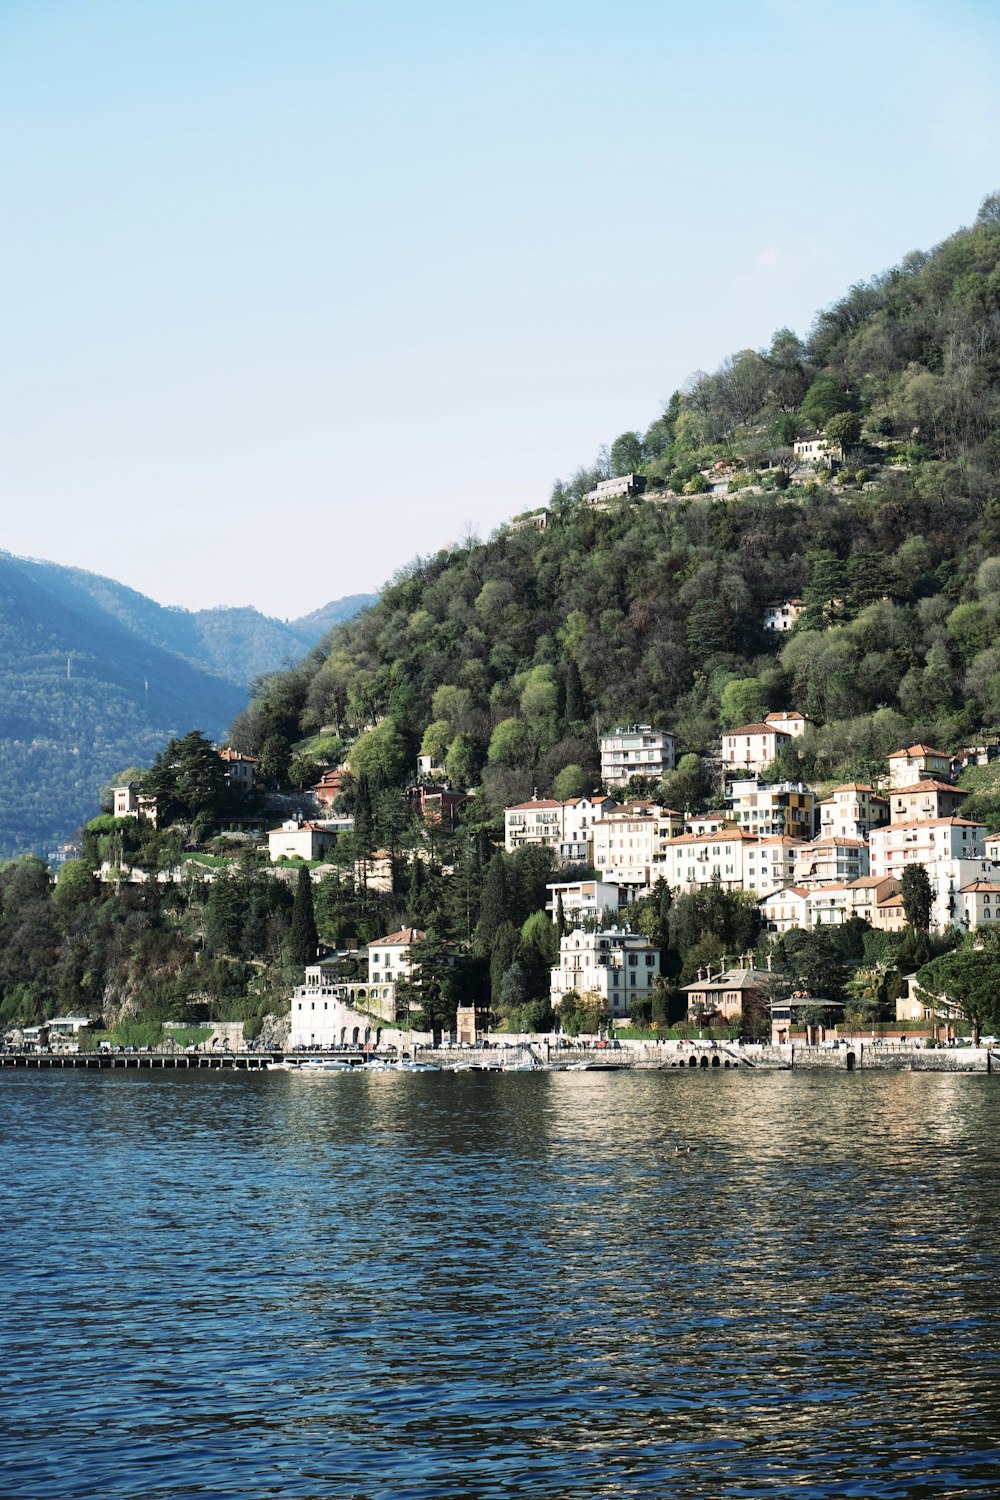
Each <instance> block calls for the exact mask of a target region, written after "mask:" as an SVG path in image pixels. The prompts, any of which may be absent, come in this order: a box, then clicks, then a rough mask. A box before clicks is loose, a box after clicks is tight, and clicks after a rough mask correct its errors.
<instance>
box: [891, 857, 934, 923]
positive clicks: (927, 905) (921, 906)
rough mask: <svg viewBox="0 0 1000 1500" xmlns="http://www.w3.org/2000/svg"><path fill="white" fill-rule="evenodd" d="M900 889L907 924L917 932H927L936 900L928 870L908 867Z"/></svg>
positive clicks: (917, 866)
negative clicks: (934, 900) (932, 906)
mask: <svg viewBox="0 0 1000 1500" xmlns="http://www.w3.org/2000/svg"><path fill="white" fill-rule="evenodd" d="M899 888H900V895H901V896H902V898H903V911H904V912H905V913H906V920H907V922H908V923H909V924H910V926H911V927H913V928H914V929H915V930H916V931H917V932H926V931H927V930H928V928H929V927H930V925H931V904H932V902H933V899H934V893H933V891H932V890H931V882H930V877H929V876H928V874H927V870H926V868H925V867H924V866H923V865H907V866H906V868H905V869H904V871H903V877H902V879H901V881H900V883H899Z"/></svg>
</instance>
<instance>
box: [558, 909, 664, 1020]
mask: <svg viewBox="0 0 1000 1500" xmlns="http://www.w3.org/2000/svg"><path fill="white" fill-rule="evenodd" d="M659 972H660V951H659V949H658V948H654V947H653V945H652V943H651V942H650V941H649V939H648V938H646V937H643V936H642V934H641V933H633V932H623V931H621V930H620V929H619V928H617V927H612V928H610V929H609V930H608V931H606V932H583V931H582V930H581V929H580V928H576V929H575V930H574V931H573V932H571V933H569V934H567V936H565V937H563V938H562V939H561V940H560V943H559V963H558V964H557V965H556V967H555V968H554V969H552V970H551V995H552V1005H553V1007H554V1008H555V1009H557V1010H558V1008H559V1005H560V1003H561V1002H562V1000H563V997H564V996H565V995H566V994H568V992H569V991H570V990H575V991H576V992H577V993H578V994H580V995H584V994H586V993H587V992H588V991H590V992H593V993H596V994H598V995H600V997H601V999H602V1000H603V1001H604V1002H605V1004H606V1005H607V1008H608V1010H609V1012H610V1014H611V1016H612V1017H613V1018H614V1019H616V1020H622V1019H624V1018H625V1017H627V1016H628V1014H629V1006H630V1005H631V1003H632V1001H633V1000H647V999H649V998H650V997H651V996H652V993H653V981H654V979H656V978H657V976H658V975H659Z"/></svg>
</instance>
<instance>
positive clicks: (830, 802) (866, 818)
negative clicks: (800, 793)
mask: <svg viewBox="0 0 1000 1500" xmlns="http://www.w3.org/2000/svg"><path fill="white" fill-rule="evenodd" d="M888 818H889V803H888V801H887V799H886V798H885V797H880V796H879V795H878V793H877V792H876V791H875V789H874V787H870V786H868V785H867V784H866V783H865V782H862V781H849V782H846V783H845V784H844V785H843V786H835V787H834V789H833V791H832V792H830V794H829V796H826V797H824V798H823V799H822V801H821V802H820V804H819V827H820V836H821V837H822V838H845V839H867V837H868V835H869V834H870V833H871V831H872V829H873V828H879V827H881V825H882V824H883V823H885V822H887V821H888Z"/></svg>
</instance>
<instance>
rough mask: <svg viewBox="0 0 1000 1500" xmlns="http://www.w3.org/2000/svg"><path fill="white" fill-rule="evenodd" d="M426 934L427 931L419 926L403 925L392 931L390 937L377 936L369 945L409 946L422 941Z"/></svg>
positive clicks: (373, 946) (375, 946)
mask: <svg viewBox="0 0 1000 1500" xmlns="http://www.w3.org/2000/svg"><path fill="white" fill-rule="evenodd" d="M426 936H427V934H426V932H424V931H422V929H421V928H419V927H401V928H400V929H399V931H398V932H390V934H389V936H388V937H382V938H376V939H375V940H374V942H371V943H369V944H368V946H369V948H409V946H410V944H411V943H419V942H422V941H423V939H424V938H425V937H426Z"/></svg>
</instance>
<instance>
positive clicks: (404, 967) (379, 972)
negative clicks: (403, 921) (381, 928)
mask: <svg viewBox="0 0 1000 1500" xmlns="http://www.w3.org/2000/svg"><path fill="white" fill-rule="evenodd" d="M426 936H427V934H426V933H425V932H422V931H421V930H420V928H419V927H403V928H401V929H400V931H399V932H391V933H390V934H389V936H388V937H383V938H378V939H377V940H376V941H375V942H374V943H369V944H368V983H369V984H386V983H395V982H396V981H397V980H400V979H409V978H410V976H411V974H412V973H413V966H412V964H411V962H410V949H411V948H412V947H413V944H414V943H419V942H421V941H422V940H423V939H424V938H425V937H426Z"/></svg>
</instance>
